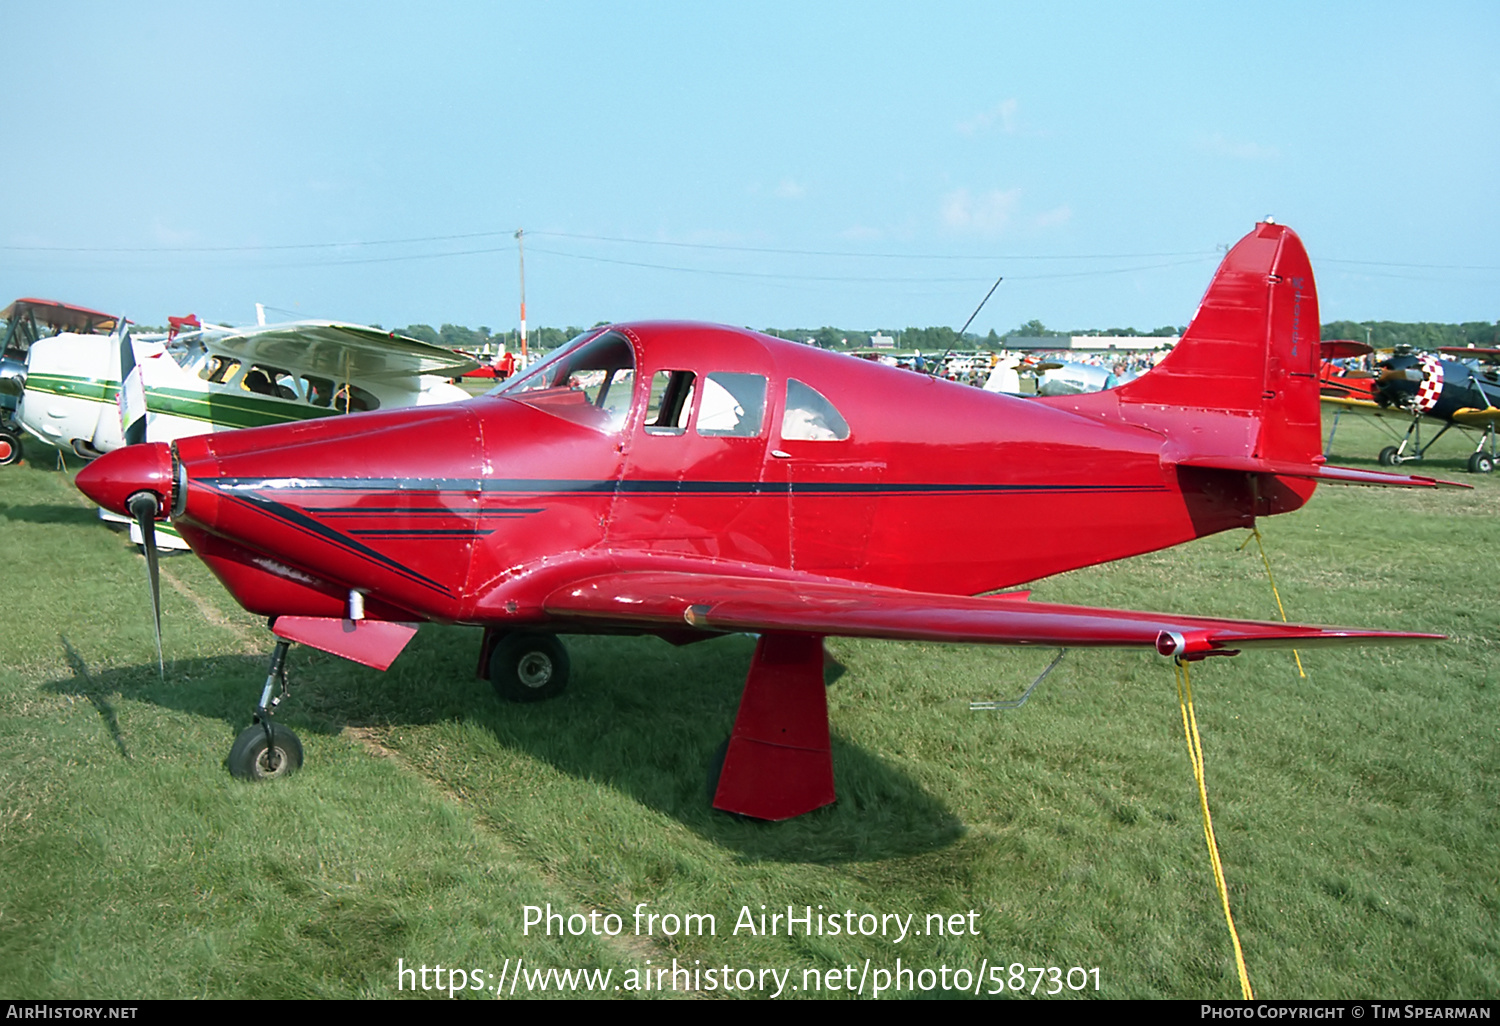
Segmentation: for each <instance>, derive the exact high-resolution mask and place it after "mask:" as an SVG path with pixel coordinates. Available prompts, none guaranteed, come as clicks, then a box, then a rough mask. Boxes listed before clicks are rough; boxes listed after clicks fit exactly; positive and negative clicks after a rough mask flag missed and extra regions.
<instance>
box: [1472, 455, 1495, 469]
mask: <svg viewBox="0 0 1500 1026" xmlns="http://www.w3.org/2000/svg"><path fill="white" fill-rule="evenodd" d="M1494 469H1495V461H1494V459H1493V458H1492V457H1491V456H1490V454H1489V453H1486V452H1476V453H1472V454H1470V456H1469V473H1471V474H1488V473H1490V472H1492V471H1493V470H1494Z"/></svg>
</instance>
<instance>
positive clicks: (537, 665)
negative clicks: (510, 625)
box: [490, 633, 569, 702]
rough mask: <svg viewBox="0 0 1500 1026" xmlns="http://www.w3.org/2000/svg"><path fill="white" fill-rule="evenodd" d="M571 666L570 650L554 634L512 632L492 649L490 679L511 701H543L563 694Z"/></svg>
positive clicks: (498, 692)
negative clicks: (569, 660)
mask: <svg viewBox="0 0 1500 1026" xmlns="http://www.w3.org/2000/svg"><path fill="white" fill-rule="evenodd" d="M568 670H569V664H568V650H567V649H566V648H564V647H563V643H562V642H561V641H558V640H557V635H555V634H526V633H517V634H509V635H506V636H505V637H504V638H503V639H501V640H500V641H499V642H498V643H497V644H496V645H495V649H494V651H493V652H491V653H490V683H492V684H494V685H495V693H496V694H498V695H499V696H500V697H501V698H504V699H506V700H508V701H511V702H540V701H542V700H543V699H546V698H553V697H555V696H557V695H560V694H562V692H563V689H564V688H566V687H567V686H568Z"/></svg>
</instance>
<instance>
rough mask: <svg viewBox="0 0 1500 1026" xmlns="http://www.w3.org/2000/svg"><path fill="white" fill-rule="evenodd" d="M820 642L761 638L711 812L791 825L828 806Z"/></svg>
mask: <svg viewBox="0 0 1500 1026" xmlns="http://www.w3.org/2000/svg"><path fill="white" fill-rule="evenodd" d="M823 660H824V655H823V639H822V638H821V637H819V636H817V635H815V634H764V635H762V636H761V639H760V640H759V641H758V642H756V644H755V657H754V658H753V659H752V660H751V661H750V674H749V676H748V677H747V678H746V679H745V693H744V695H743V696H741V698H740V711H739V714H738V715H737V716H736V717H735V720H734V732H733V733H732V734H731V735H730V738H729V748H728V750H727V751H726V752H725V753H724V767H723V769H722V770H721V771H720V772H719V786H718V787H717V788H716V789H715V790H714V808H716V809H722V810H724V811H725V812H735V813H739V814H740V815H742V816H752V817H754V818H755V819H769V820H779V819H791V818H792V817H793V816H800V815H802V814H803V813H804V812H811V811H812V810H813V809H818V808H822V807H823V806H824V805H828V804H830V803H831V802H832V801H833V800H834V797H835V795H834V790H833V753H832V749H831V747H830V745H829V740H828V698H827V695H826V693H825V692H826V689H825V687H824V685H823Z"/></svg>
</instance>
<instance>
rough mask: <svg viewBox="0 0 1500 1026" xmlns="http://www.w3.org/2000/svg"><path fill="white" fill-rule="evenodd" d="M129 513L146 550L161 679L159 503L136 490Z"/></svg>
mask: <svg viewBox="0 0 1500 1026" xmlns="http://www.w3.org/2000/svg"><path fill="white" fill-rule="evenodd" d="M127 505H128V507H129V509H130V515H131V516H133V517H135V522H136V523H137V524H138V525H140V528H141V548H142V549H144V550H145V552H146V577H147V579H148V580H149V581H150V583H151V615H152V617H153V621H152V622H153V624H154V625H155V627H156V667H157V669H158V670H159V671H160V672H161V676H162V679H163V680H165V679H166V677H167V666H166V661H165V660H164V659H163V658H162V654H161V577H160V571H159V569H158V567H157V562H156V514H157V513H159V512H161V503H160V502H159V501H158V500H157V498H156V496H155V495H153V494H152V493H151V492H136V493H135V494H134V495H132V496H131V497H130V501H129V503H127Z"/></svg>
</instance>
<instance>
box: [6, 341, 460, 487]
mask: <svg viewBox="0 0 1500 1026" xmlns="http://www.w3.org/2000/svg"><path fill="white" fill-rule="evenodd" d="M132 342H133V345H134V348H135V359H136V363H137V364H139V365H140V367H141V369H142V377H143V383H144V387H145V398H146V404H147V407H148V409H149V410H150V421H149V425H148V435H149V437H151V438H153V439H155V440H157V441H170V440H172V439H174V438H181V437H184V436H186V435H196V434H203V433H205V432H209V431H223V430H227V429H231V428H244V427H259V426H263V425H267V424H285V423H290V422H295V421H300V420H314V419H317V418H320V417H327V416H332V415H334V414H338V413H345V412H358V411H363V410H375V409H380V408H389V407H393V406H428V405H432V404H435V403H445V402H453V401H455V400H459V399H467V398H469V395H468V393H466V392H464V391H463V389H461V388H458V387H457V386H454V385H450V384H449V383H448V382H447V380H446V379H447V377H450V376H453V375H457V374H461V373H463V372H464V371H466V370H469V369H471V368H473V367H474V366H475V364H474V361H473V360H471V359H469V358H468V357H466V356H462V355H459V354H457V353H454V352H453V351H452V350H450V349H444V348H442V347H441V346H434V345H429V344H427V343H425V342H419V341H418V340H416V339H412V338H405V337H404V336H401V335H397V334H395V333H394V332H388V331H382V330H380V329H378V328H367V327H363V326H361V325H357V324H342V323H338V322H335V321H296V322H293V323H290V324H277V325H270V326H264V327H260V326H257V327H253V328H224V327H217V326H212V325H210V326H207V327H203V328H201V329H199V330H196V331H189V332H183V333H181V334H177V335H176V336H175V337H171V338H163V337H160V336H155V337H152V336H147V337H143V338H139V339H133V340H132ZM119 387H120V340H119V336H118V335H112V336H105V335H84V334H77V333H72V332H68V333H64V334H60V335H57V336H55V337H52V338H46V339H41V340H38V341H37V342H35V343H33V344H32V346H31V352H30V355H29V357H28V360H27V368H26V376H25V394H24V396H23V397H22V401H21V408H20V411H19V414H18V418H19V420H20V423H21V426H22V427H24V428H25V429H26V430H27V431H29V432H30V433H31V434H33V435H35V436H36V437H38V438H40V439H41V440H43V441H45V442H47V443H49V444H51V445H61V446H70V447H71V448H72V449H73V450H74V451H75V452H77V453H78V454H79V455H80V456H83V457H85V458H89V459H92V458H94V457H97V456H98V455H100V454H101V453H104V452H108V451H110V450H111V449H116V448H119V447H120V446H121V445H123V444H124V439H123V438H122V437H121V435H120V417H119V411H118V409H117V406H116V399H117V395H118V392H119Z"/></svg>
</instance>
